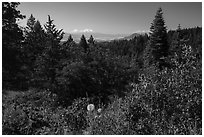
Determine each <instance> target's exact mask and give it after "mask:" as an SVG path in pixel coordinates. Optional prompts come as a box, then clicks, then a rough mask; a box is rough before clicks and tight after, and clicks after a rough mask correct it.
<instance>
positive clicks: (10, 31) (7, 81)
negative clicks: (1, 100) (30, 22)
mask: <svg viewBox="0 0 204 137" xmlns="http://www.w3.org/2000/svg"><path fill="white" fill-rule="evenodd" d="M19 4H20V3H17V2H11V3H8V2H3V3H2V79H3V80H2V81H3V88H11V87H8V86H11V85H12V86H14V85H16V86H19V85H20V84H19V83H20V82H21V80H20V79H21V78H20V77H19V75H20V73H21V67H22V61H21V59H20V58H21V44H22V40H23V39H24V37H23V33H22V30H21V28H20V27H19V26H18V24H17V23H16V21H17V20H20V19H23V18H25V16H23V15H22V14H21V13H20V11H19V10H17V9H16V8H17V7H18V5H19Z"/></svg>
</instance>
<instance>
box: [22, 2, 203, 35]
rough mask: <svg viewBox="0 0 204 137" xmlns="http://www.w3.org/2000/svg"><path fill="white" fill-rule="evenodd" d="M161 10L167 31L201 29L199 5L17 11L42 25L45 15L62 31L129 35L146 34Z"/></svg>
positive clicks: (66, 5) (48, 6) (56, 6)
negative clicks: (31, 16) (158, 10)
mask: <svg viewBox="0 0 204 137" xmlns="http://www.w3.org/2000/svg"><path fill="white" fill-rule="evenodd" d="M159 7H161V8H162V10H163V17H164V20H165V22H166V26H167V29H168V30H172V29H176V28H177V26H178V24H180V25H181V27H182V28H189V27H197V26H200V27H201V26H202V3H201V2H164V3H162V2H111V3H110V2H106V3H105V2H95V3H92V2H87V3H85V2H84V3H83V2H77V3H73V2H21V4H20V5H19V7H18V9H19V10H20V11H21V13H22V14H23V15H26V19H24V20H21V21H20V25H21V26H24V25H25V24H26V22H27V19H28V18H29V17H30V15H31V14H33V16H34V17H35V18H36V19H37V20H39V21H40V23H41V24H42V25H44V24H45V23H46V21H47V18H48V15H50V16H51V19H53V20H54V24H55V25H56V27H57V29H63V30H64V31H65V32H82V31H91V32H100V33H108V34H132V33H135V32H144V31H149V28H150V25H151V23H152V21H153V19H154V17H155V14H156V11H157V9H158V8H159Z"/></svg>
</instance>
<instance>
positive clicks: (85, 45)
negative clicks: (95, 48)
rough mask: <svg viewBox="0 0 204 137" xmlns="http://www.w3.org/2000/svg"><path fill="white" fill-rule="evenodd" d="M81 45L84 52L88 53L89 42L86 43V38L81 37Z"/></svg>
mask: <svg viewBox="0 0 204 137" xmlns="http://www.w3.org/2000/svg"><path fill="white" fill-rule="evenodd" d="M79 45H80V46H81V47H83V49H84V52H85V53H87V50H88V48H89V46H88V44H87V42H86V38H85V36H84V35H82V36H81V41H80V43H79Z"/></svg>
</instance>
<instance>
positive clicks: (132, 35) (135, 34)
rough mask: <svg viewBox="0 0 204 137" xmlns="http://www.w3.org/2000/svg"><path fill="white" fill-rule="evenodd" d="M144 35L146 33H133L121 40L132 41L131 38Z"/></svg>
mask: <svg viewBox="0 0 204 137" xmlns="http://www.w3.org/2000/svg"><path fill="white" fill-rule="evenodd" d="M145 34H147V33H133V34H131V35H129V36H125V37H124V38H123V39H127V40H130V39H133V38H135V37H137V36H139V35H145Z"/></svg>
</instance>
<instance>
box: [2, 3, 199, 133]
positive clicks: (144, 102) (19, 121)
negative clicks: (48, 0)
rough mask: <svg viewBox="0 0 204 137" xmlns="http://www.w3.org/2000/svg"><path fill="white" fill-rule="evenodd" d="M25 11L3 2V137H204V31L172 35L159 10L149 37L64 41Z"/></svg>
mask: <svg viewBox="0 0 204 137" xmlns="http://www.w3.org/2000/svg"><path fill="white" fill-rule="evenodd" d="M19 4H20V3H15V2H11V3H7V2H3V3H2V87H3V89H2V112H3V113H2V133H3V134H9V135H11V134H12V135H13V134H18V135H20V134H26V135H28V134H32V135H36V134H37V135H41V134H49V135H53V134H57V135H58V134H99V135H101V134H102V135H105V134H109V135H110V134H114V135H121V134H126V135H132V134H134V135H135V134H139V135H143V134H151V135H158V134H171V135H173V134H177V135H178V134H202V28H201V27H194V28H182V24H181V25H180V24H178V29H177V30H169V31H168V30H167V28H166V25H165V21H164V18H163V12H162V9H161V8H159V9H158V10H157V12H156V15H155V19H154V20H153V22H152V24H151V25H150V33H149V34H142V35H137V36H135V37H134V38H132V39H128V40H126V39H121V40H114V41H109V42H108V41H107V42H97V41H95V40H94V37H93V36H92V35H91V36H90V37H89V38H88V40H86V38H85V36H84V35H82V36H81V40H80V42H79V43H76V42H75V41H74V39H73V38H72V36H71V35H70V36H69V37H68V39H67V40H66V41H65V42H64V41H63V42H62V41H61V40H62V39H63V36H64V32H63V30H62V29H58V28H57V27H56V25H55V22H54V20H52V17H51V16H49V15H48V19H47V22H46V23H43V24H45V25H44V26H42V25H41V23H40V21H38V19H36V18H35V17H34V16H33V15H32V14H31V16H30V17H29V19H28V20H27V26H26V27H20V26H19V25H18V24H17V20H21V19H23V18H25V16H24V15H22V14H21V12H20V11H18V10H17V7H18V5H19ZM164 14H165V13H164ZM90 104H91V105H90ZM88 105H89V106H88ZM87 106H88V107H87Z"/></svg>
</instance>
